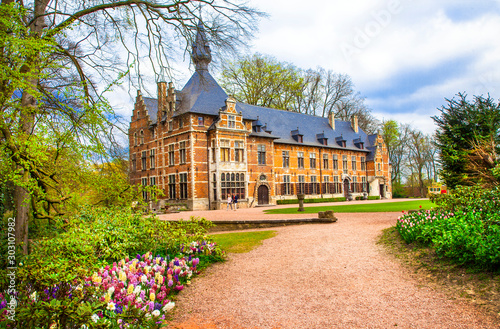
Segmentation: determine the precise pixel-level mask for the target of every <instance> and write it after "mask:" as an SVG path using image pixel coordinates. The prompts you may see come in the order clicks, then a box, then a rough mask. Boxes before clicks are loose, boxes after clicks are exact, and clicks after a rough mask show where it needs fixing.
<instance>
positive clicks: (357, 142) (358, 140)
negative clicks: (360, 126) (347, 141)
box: [354, 138, 365, 150]
mask: <svg viewBox="0 0 500 329" xmlns="http://www.w3.org/2000/svg"><path fill="white" fill-rule="evenodd" d="M364 145H365V143H364V142H362V141H361V138H356V139H355V140H354V146H356V147H357V148H359V149H361V150H363V149H364V148H365V146H364Z"/></svg>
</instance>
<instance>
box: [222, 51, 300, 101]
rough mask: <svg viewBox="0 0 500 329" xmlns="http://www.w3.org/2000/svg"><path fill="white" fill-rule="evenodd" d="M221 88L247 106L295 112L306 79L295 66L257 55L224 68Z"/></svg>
mask: <svg viewBox="0 0 500 329" xmlns="http://www.w3.org/2000/svg"><path fill="white" fill-rule="evenodd" d="M222 78H223V80H222V81H223V82H222V87H223V88H224V89H225V90H226V91H227V92H228V93H229V94H232V95H234V97H235V98H236V99H237V100H239V101H241V102H245V103H247V104H251V105H258V106H265V107H272V108H275V109H278V110H289V109H290V110H295V109H296V106H295V104H294V102H295V99H296V98H297V96H298V95H300V94H301V88H302V86H303V78H302V77H301V76H300V72H299V70H298V69H297V68H295V67H294V66H293V65H291V64H288V63H281V62H278V61H277V60H276V59H275V58H273V57H271V56H264V55H260V54H254V55H253V56H246V57H243V58H242V59H240V60H238V61H236V62H228V63H227V64H225V65H224V66H223V71H222Z"/></svg>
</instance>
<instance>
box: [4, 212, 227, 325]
mask: <svg viewBox="0 0 500 329" xmlns="http://www.w3.org/2000/svg"><path fill="white" fill-rule="evenodd" d="M210 225H211V223H210V222H208V221H206V220H204V219H197V218H191V220H189V221H179V222H175V223H174V222H164V221H159V220H158V219H157V218H155V217H144V216H141V215H137V214H134V213H132V212H130V211H128V210H119V211H115V212H113V211H109V210H106V209H103V211H102V212H98V211H96V210H95V209H87V210H86V211H82V212H81V213H80V215H79V218H76V219H74V220H73V221H72V222H71V226H70V227H68V228H67V230H66V232H64V233H62V234H60V235H59V236H57V237H55V238H52V239H45V240H41V241H38V242H37V243H35V244H34V247H33V249H32V251H31V254H30V255H29V257H27V258H26V259H24V260H23V264H18V268H17V273H16V282H17V286H16V289H17V291H16V293H15V295H9V294H7V293H6V287H7V282H5V280H6V279H5V278H6V275H4V273H2V276H1V278H0V280H2V281H1V282H0V284H1V289H0V292H1V294H0V320H1V322H0V328H14V323H12V322H9V321H6V320H7V318H6V306H7V304H8V303H10V301H11V299H12V297H13V296H15V297H16V298H15V299H16V300H17V302H18V306H17V308H16V317H15V318H16V321H17V322H16V323H15V325H16V327H17V328H49V327H50V328H156V327H160V326H161V324H162V323H163V320H164V319H165V317H166V316H167V314H168V312H169V310H171V308H172V307H173V306H174V305H175V304H174V302H173V300H174V299H175V295H176V294H177V293H178V292H179V291H181V290H182V289H183V288H184V287H185V286H186V285H189V284H190V279H191V277H192V276H193V275H195V274H197V273H198V272H199V271H200V269H202V268H203V267H206V266H208V265H209V264H210V263H213V262H216V261H221V260H223V259H224V254H223V252H222V251H221V250H220V248H219V247H218V246H216V245H215V244H213V243H209V242H207V238H206V233H207V230H208V227H210ZM192 241H199V242H192ZM148 250H149V252H148ZM129 255H137V256H135V257H133V258H132V257H130V256H129ZM152 255H158V256H156V257H153V256H152ZM107 264H112V265H107ZM9 325H10V327H9Z"/></svg>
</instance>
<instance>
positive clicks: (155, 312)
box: [151, 310, 160, 317]
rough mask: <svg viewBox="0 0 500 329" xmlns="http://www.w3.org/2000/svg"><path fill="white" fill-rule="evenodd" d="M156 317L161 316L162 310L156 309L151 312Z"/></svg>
mask: <svg viewBox="0 0 500 329" xmlns="http://www.w3.org/2000/svg"><path fill="white" fill-rule="evenodd" d="M151 314H152V315H153V316H154V317H157V316H160V311H158V310H154V311H153V313H151Z"/></svg>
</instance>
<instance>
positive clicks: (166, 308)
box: [162, 302, 175, 312]
mask: <svg viewBox="0 0 500 329" xmlns="http://www.w3.org/2000/svg"><path fill="white" fill-rule="evenodd" d="M174 307H175V303H174V302H170V303H167V304H165V306H163V308H162V310H163V312H168V311H170V310H171V309H173V308H174Z"/></svg>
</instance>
